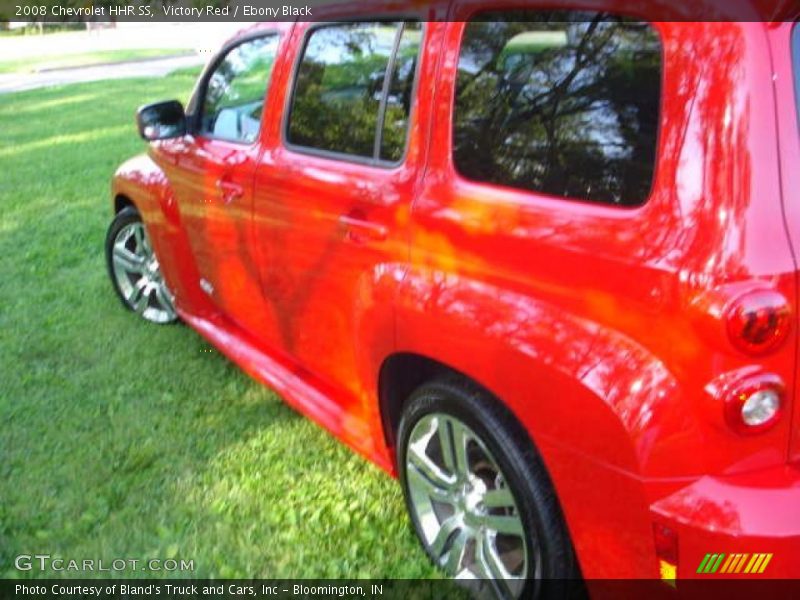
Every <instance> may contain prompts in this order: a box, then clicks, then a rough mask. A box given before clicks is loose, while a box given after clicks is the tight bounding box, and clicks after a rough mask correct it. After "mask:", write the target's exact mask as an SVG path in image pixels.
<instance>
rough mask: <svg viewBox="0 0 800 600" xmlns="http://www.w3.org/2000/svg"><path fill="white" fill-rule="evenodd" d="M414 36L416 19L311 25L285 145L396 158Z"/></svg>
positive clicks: (406, 111)
mask: <svg viewBox="0 0 800 600" xmlns="http://www.w3.org/2000/svg"><path fill="white" fill-rule="evenodd" d="M420 40H421V29H420V26H419V24H418V23H402V22H374V23H367V22H359V23H344V24H337V25H326V26H322V27H319V28H316V29H314V30H312V31H311V33H310V35H309V37H308V40H307V42H306V46H305V49H304V52H303V57H302V59H301V61H300V64H299V66H298V68H297V73H296V76H295V84H294V93H293V97H292V105H291V109H290V112H289V123H288V127H287V140H288V141H289V143H290V144H293V145H295V146H303V147H306V148H309V149H314V150H320V151H324V152H333V153H336V154H344V155H349V156H354V157H359V158H366V159H372V160H376V161H380V160H383V161H391V162H395V161H398V160H400V159H401V158H402V155H403V153H404V150H405V144H406V137H407V131H408V120H409V115H410V112H411V93H412V88H413V82H414V76H415V73H416V64H417V56H418V54H419V45H420Z"/></svg>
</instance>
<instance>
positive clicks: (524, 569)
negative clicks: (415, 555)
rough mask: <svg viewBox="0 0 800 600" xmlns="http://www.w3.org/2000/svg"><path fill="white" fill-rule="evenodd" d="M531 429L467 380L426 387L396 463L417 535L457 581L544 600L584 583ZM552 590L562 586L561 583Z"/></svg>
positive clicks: (402, 434)
mask: <svg viewBox="0 0 800 600" xmlns="http://www.w3.org/2000/svg"><path fill="white" fill-rule="evenodd" d="M524 436H525V434H524V431H523V430H521V427H520V426H519V425H518V424H517V423H516V422H515V421H514V420H513V418H512V417H510V415H509V414H508V413H507V412H506V411H505V410H503V409H502V408H501V407H500V406H499V405H498V404H497V403H496V401H495V400H494V399H493V398H492V397H491V396H489V395H488V394H486V393H485V392H484V391H483V390H480V389H479V388H477V387H475V386H473V385H472V384H470V383H469V382H467V381H462V380H460V379H454V380H443V381H437V382H433V383H429V384H425V385H423V386H422V387H420V388H419V389H418V390H417V391H416V392H414V394H412V396H411V398H410V399H409V401H408V403H407V404H406V408H405V410H404V412H403V416H402V419H401V423H400V428H399V436H398V437H399V444H398V447H397V453H398V454H397V464H398V467H399V471H400V479H401V483H402V486H403V492H404V494H405V498H406V504H407V506H408V510H409V513H410V515H411V520H412V522H413V525H414V528H415V530H416V532H417V535H418V536H419V538H420V540H421V541H422V544H423V546H424V547H425V550H426V552H427V553H428V555H429V556H430V558H431V559H432V560H433V561H434V562H435V563H436V564H438V565H439V566H440V567H441V568H443V569H444V570H445V572H447V574H448V575H450V576H451V577H455V578H458V579H465V580H473V582H472V583H471V584H468V587H470V588H472V589H473V590H474V591H476V592H478V593H479V594H480V595H481V596H484V595H486V594H488V595H489V596H494V597H497V598H536V597H541V596H542V595H544V594H545V593H546V594H547V595H548V597H552V595H553V592H555V591H556V590H555V589H547V590H545V589H544V587H543V585H544V582H543V580H554V579H555V580H558V579H570V578H573V577H574V576H575V572H574V566H573V565H574V560H573V553H572V548H571V544H570V540H569V536H568V534H567V530H566V527H565V525H564V522H563V518H562V516H561V511H560V509H559V507H558V503H557V501H556V498H555V495H554V493H553V489H552V485H551V483H550V480H549V477H548V475H547V473H546V471H545V469H544V466H543V465H542V462H541V459H540V458H539V456H538V454H537V453H536V452H535V450H534V448H533V447H532V445H531V444H530V442H529V441H528V440H527V439H524ZM548 585H550V586H551V588H552V587H553V583H552V582H550V583H549V584H548Z"/></svg>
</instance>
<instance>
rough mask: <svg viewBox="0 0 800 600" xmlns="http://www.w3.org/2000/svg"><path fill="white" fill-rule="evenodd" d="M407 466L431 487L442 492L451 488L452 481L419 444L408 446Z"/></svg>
mask: <svg viewBox="0 0 800 600" xmlns="http://www.w3.org/2000/svg"><path fill="white" fill-rule="evenodd" d="M408 462H409V466H411V467H413V468H414V470H416V472H417V473H418V474H419V475H420V476H421V477H423V478H425V479H427V480H428V481H429V482H430V483H431V485H432V486H434V487H437V488H439V489H442V490H450V489H452V487H453V484H454V482H453V480H452V478H451V477H448V476H447V474H446V473H445V472H444V471H442V469H440V468H439V466H438V465H437V464H436V463H434V462H433V460H431V458H430V457H429V456H428V455H427V454H426V453H425V447H424V446H423V445H422V444H421V443H420V444H413V445H410V446H409V448H408Z"/></svg>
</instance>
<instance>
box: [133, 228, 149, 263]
mask: <svg viewBox="0 0 800 600" xmlns="http://www.w3.org/2000/svg"><path fill="white" fill-rule="evenodd" d="M133 237H134V239H135V240H136V251H137V252H140V253H142V254H144V255H146V256H149V255H150V249H149V247H148V244H147V242H146V241H145V234H144V226H142V225H138V226H137V227H136V228H135V229H134V230H133Z"/></svg>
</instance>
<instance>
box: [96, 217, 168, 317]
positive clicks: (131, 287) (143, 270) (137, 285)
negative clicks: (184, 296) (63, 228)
mask: <svg viewBox="0 0 800 600" xmlns="http://www.w3.org/2000/svg"><path fill="white" fill-rule="evenodd" d="M105 252H106V265H107V267H108V274H109V277H110V278H111V283H112V285H113V286H114V291H116V293H117V296H119V299H120V300H121V301H122V304H123V306H125V308H127V309H128V310H131V311H133V312H135V313H137V314H138V315H139V316H141V317H142V318H143V319H145V320H146V321H150V322H152V323H159V324H168V323H174V322H175V321H177V320H178V315H177V313H176V311H175V305H174V296H173V295H172V292H171V291H170V290H169V288H168V287H167V284H166V282H165V281H164V279H163V277H162V275H161V268H160V265H159V262H158V259H157V258H156V255H155V252H154V251H153V248H152V246H151V244H150V238H149V237H148V234H147V230H146V229H145V226H144V223H143V222H142V218H141V217H140V216H139V212H138V211H137V210H136V209H135V208H134V207H133V206H128V207H126V208H123V209H122V210H121V211H119V212H118V213H117V214H116V216H115V217H114V219H113V221H111V225H110V226H109V228H108V233H107V234H106V243H105Z"/></svg>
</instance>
